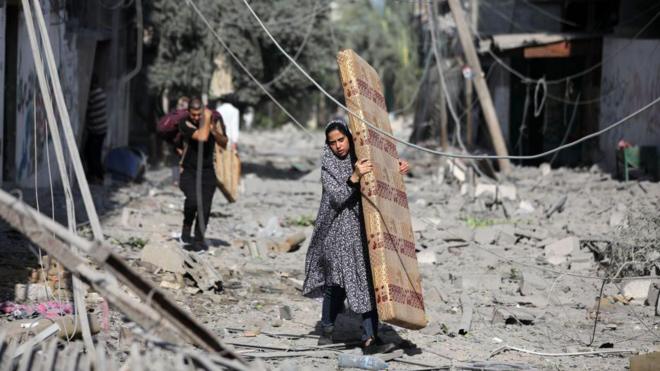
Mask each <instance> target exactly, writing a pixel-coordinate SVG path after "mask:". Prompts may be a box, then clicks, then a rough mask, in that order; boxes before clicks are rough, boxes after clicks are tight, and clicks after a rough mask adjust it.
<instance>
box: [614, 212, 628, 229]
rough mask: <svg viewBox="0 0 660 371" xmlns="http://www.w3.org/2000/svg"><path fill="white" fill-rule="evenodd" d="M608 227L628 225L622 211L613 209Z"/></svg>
mask: <svg viewBox="0 0 660 371" xmlns="http://www.w3.org/2000/svg"><path fill="white" fill-rule="evenodd" d="M610 227H628V217H627V216H626V213H625V212H624V211H618V210H617V211H614V212H613V213H612V214H611V215H610Z"/></svg>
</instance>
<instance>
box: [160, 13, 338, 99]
mask: <svg viewBox="0 0 660 371" xmlns="http://www.w3.org/2000/svg"><path fill="white" fill-rule="evenodd" d="M195 3H196V4H197V5H198V7H199V8H200V9H201V10H202V12H203V13H204V15H205V16H206V18H207V19H208V20H209V22H210V23H211V25H212V26H213V28H214V29H215V30H216V31H217V33H218V34H219V35H220V37H221V38H222V39H223V40H224V41H225V42H226V43H227V44H228V46H229V48H230V49H231V50H232V52H234V53H235V54H236V55H237V57H238V58H239V59H240V60H241V62H243V63H244V64H245V65H246V67H247V68H248V70H249V71H250V72H251V73H252V74H253V75H254V76H255V77H256V78H257V79H258V80H259V81H261V82H262V83H268V82H270V81H271V80H273V79H274V78H276V77H278V75H280V73H282V72H284V74H283V76H281V77H280V78H278V79H277V80H276V81H274V82H273V83H272V84H270V85H269V86H268V88H269V91H270V92H271V93H273V95H275V97H276V98H278V100H282V101H284V102H285V103H289V104H293V102H296V101H297V100H299V99H303V98H305V97H306V96H309V92H310V91H312V90H313V89H312V85H311V83H310V82H309V81H307V80H306V79H305V78H304V76H302V75H301V74H300V73H299V72H298V71H297V70H296V69H295V68H290V67H287V66H288V65H289V61H288V60H287V59H286V57H285V56H284V55H282V54H281V53H280V52H279V51H278V50H277V48H276V46H275V44H274V43H273V42H272V41H271V40H270V39H269V38H268V36H267V35H266V34H265V33H264V32H263V31H262V30H261V28H260V27H259V25H258V23H257V22H256V20H255V19H254V18H253V16H252V15H251V14H250V13H249V11H248V9H247V8H246V7H245V5H244V4H243V2H242V1H240V0H226V1H217V0H195ZM250 4H251V6H252V7H253V8H254V10H255V12H256V13H257V14H258V15H259V16H260V18H261V19H262V20H263V21H264V23H265V24H266V26H267V27H268V29H269V30H270V31H271V33H272V34H273V36H274V37H275V38H276V39H277V40H278V42H279V43H280V44H281V45H282V47H283V48H284V49H285V50H286V51H287V52H288V53H290V54H291V55H295V54H296V52H297V51H298V49H299V48H300V46H301V44H302V43H303V41H305V39H307V41H306V42H305V47H304V49H302V51H301V53H300V55H299V56H298V59H297V61H298V62H299V63H300V64H301V65H302V66H305V68H306V70H307V71H308V72H309V73H310V74H311V75H312V76H314V77H315V78H318V79H320V80H322V81H324V82H328V81H329V80H330V79H329V78H328V76H329V75H333V74H334V71H333V69H334V65H333V64H334V58H333V57H332V56H331V55H330V54H329V51H330V49H331V48H330V43H331V39H330V36H329V33H328V32H327V29H328V22H329V20H328V16H327V14H328V12H327V10H328V9H327V6H326V5H324V4H325V3H324V2H318V1H316V0H288V1H276V2H271V1H266V0H253V1H251V2H250ZM152 6H153V12H152V14H153V15H152V20H153V22H154V24H155V25H156V29H157V32H158V36H159V45H158V55H157V57H156V60H155V62H154V64H153V65H152V66H151V67H150V69H149V80H150V86H151V87H152V88H153V89H154V90H157V91H158V90H162V89H164V88H169V89H170V90H171V91H173V92H174V93H175V94H177V93H186V94H191V92H192V93H194V92H200V91H202V87H203V84H206V86H207V87H208V84H209V82H210V78H211V73H212V71H213V69H214V68H215V65H214V63H213V60H214V58H215V57H216V56H217V55H218V54H223V55H225V59H226V60H227V61H229V62H230V63H231V67H232V69H233V76H234V85H235V87H236V90H237V91H236V94H237V97H238V99H239V100H240V101H241V102H244V103H248V104H252V105H257V104H258V103H260V102H262V101H265V100H267V99H268V98H267V97H266V96H265V95H264V94H263V92H262V90H261V89H260V88H259V87H258V86H257V85H256V84H255V83H253V82H252V80H251V79H250V77H249V76H248V75H247V74H246V73H245V72H244V71H243V70H242V69H241V68H240V67H239V66H238V65H237V64H236V63H235V62H234V60H233V59H232V58H231V57H230V56H229V55H228V54H226V52H225V50H224V48H222V46H221V45H220V43H219V42H218V41H217V39H216V38H215V36H214V35H213V34H212V33H211V32H210V31H209V30H208V29H207V28H206V26H205V24H204V23H203V22H202V20H201V19H199V17H198V16H197V14H196V13H194V11H193V10H192V8H191V7H190V6H189V5H187V3H185V2H183V1H178V0H156V1H154V2H153V5H152ZM308 34H309V35H308ZM336 84H337V83H336V82H335V85H336Z"/></svg>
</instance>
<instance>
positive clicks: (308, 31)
mask: <svg viewBox="0 0 660 371" xmlns="http://www.w3.org/2000/svg"><path fill="white" fill-rule="evenodd" d="M317 5H318V3H317V2H316V1H314V8H313V11H312V12H313V15H314V19H312V21H311V22H309V25H308V26H307V32H306V33H305V37H304V38H303V41H302V43H300V46H299V47H298V50H297V51H296V54H294V56H293V59H294V60H298V57H300V54H302V51H303V50H304V49H305V46H306V45H307V41H309V37H310V36H311V35H312V31H313V30H314V24H315V21H316V16H317V13H318V11H317V9H316V6H317ZM291 66H292V64H291V63H289V64H287V65H286V67H284V69H282V71H281V72H280V73H279V74H277V76H275V77H274V78H273V79H271V80H270V81H268V82H266V83H264V86H265V87H269V86H270V85H272V84H274V83H276V82H278V81H279V80H280V79H281V78H282V77H284V75H285V74H286V73H287V72H288V71H289V70H290V69H291Z"/></svg>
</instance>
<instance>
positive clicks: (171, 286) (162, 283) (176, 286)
mask: <svg viewBox="0 0 660 371" xmlns="http://www.w3.org/2000/svg"><path fill="white" fill-rule="evenodd" d="M160 287H163V288H166V289H172V290H181V288H182V286H181V284H180V283H179V282H172V281H166V280H162V281H160Z"/></svg>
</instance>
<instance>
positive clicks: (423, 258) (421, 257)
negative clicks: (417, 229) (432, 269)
mask: <svg viewBox="0 0 660 371" xmlns="http://www.w3.org/2000/svg"><path fill="white" fill-rule="evenodd" d="M417 262H418V263H419V264H435V263H437V262H438V258H437V257H436V254H435V251H433V250H430V249H425V250H422V251H420V252H418V253H417Z"/></svg>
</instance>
